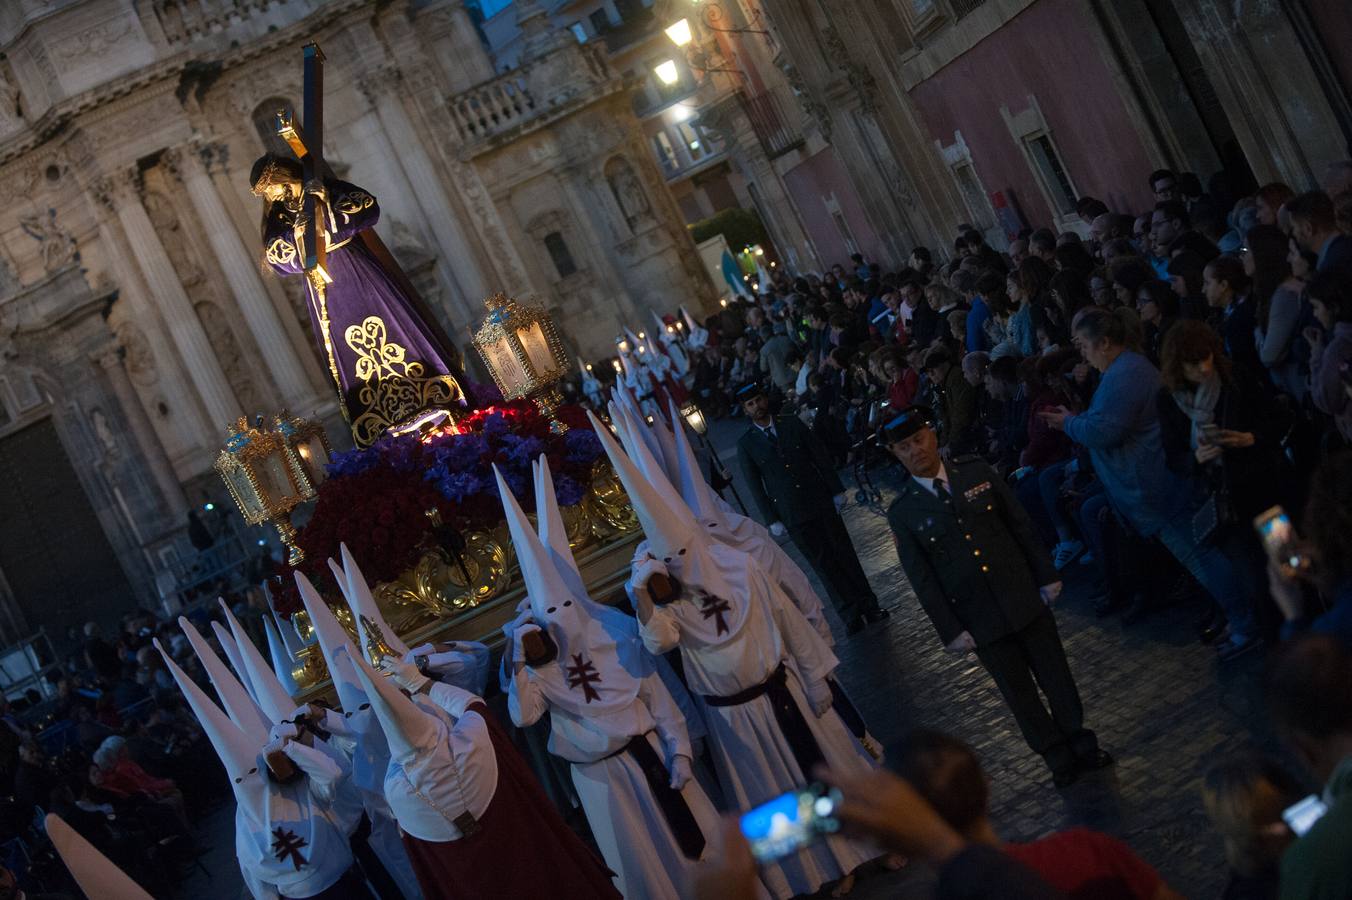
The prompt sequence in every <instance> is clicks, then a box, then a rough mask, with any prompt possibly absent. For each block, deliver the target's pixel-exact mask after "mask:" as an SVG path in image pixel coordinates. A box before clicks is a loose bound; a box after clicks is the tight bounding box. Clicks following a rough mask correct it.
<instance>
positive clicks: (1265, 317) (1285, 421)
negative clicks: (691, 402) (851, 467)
mask: <svg viewBox="0 0 1352 900" xmlns="http://www.w3.org/2000/svg"><path fill="white" fill-rule="evenodd" d="M1349 173H1352V163H1345V164H1341V165H1339V166H1335V167H1333V168H1332V169H1331V170H1330V172H1329V174H1328V176H1327V178H1326V179H1325V182H1326V183H1324V184H1323V185H1321V186H1320V187H1318V188H1314V189H1311V190H1308V191H1305V192H1299V191H1297V190H1296V189H1294V188H1292V187H1290V186H1287V185H1284V184H1268V185H1264V186H1262V187H1261V188H1260V189H1258V190H1257V191H1256V192H1255V193H1253V194H1252V195H1250V196H1245V197H1239V198H1235V197H1222V196H1208V195H1206V194H1203V193H1201V192H1200V191H1199V190H1196V189H1193V190H1189V191H1184V190H1183V189H1182V186H1183V185H1185V184H1188V183H1190V182H1193V183H1195V178H1190V177H1188V176H1185V175H1182V174H1176V173H1174V172H1171V171H1168V170H1159V171H1156V172H1152V173H1150V175H1149V176H1148V180H1149V186H1150V189H1151V191H1152V192H1153V194H1154V197H1155V203H1154V204H1153V206H1152V208H1150V209H1148V210H1128V209H1116V210H1114V209H1110V208H1109V207H1108V206H1107V205H1106V204H1104V203H1103V202H1101V201H1098V200H1096V199H1094V198H1089V197H1086V198H1083V199H1082V200H1081V202H1080V203H1079V208H1078V213H1079V215H1080V217H1081V219H1082V221H1083V225H1084V227H1083V229H1081V230H1082V232H1083V233H1084V235H1087V237H1086V236H1082V234H1081V233H1080V232H1077V231H1064V232H1062V233H1060V234H1057V233H1054V232H1053V231H1051V230H1049V229H1046V228H1040V229H1037V230H1029V231H1026V232H1024V233H1022V234H1020V235H1018V237H1017V239H1015V240H1013V241H1011V242H1010V243H1009V246H1008V248H1007V250H1005V251H1000V250H997V249H995V248H993V247H992V246H991V245H990V243H989V242H988V241H987V238H986V236H985V235H983V234H981V233H980V232H978V231H976V230H975V229H971V228H963V229H962V231H961V233H960V234H959V235H958V236H957V237H956V238H955V240H954V242H953V245H952V247H951V250H950V248H944V251H943V252H942V253H940V252H936V251H935V250H933V249H931V248H925V247H918V248H916V249H915V250H914V251H913V252H912V253H911V254H910V257H909V259H907V260H906V261H905V263H904V264H897V265H893V266H891V267H886V268H885V267H884V266H882V265H880V264H878V263H873V262H869V261H866V260H865V259H863V258H862V257H860V256H855V257H854V258H853V260H852V265H849V266H846V265H836V266H833V267H832V268H831V270H830V271H827V272H822V273H801V274H799V275H796V276H795V275H791V274H789V273H787V272H785V271H784V270H782V269H780V270H778V271H776V272H775V273H774V274H773V275H768V276H767V275H766V274H765V273H764V272H762V273H761V277H760V279H759V283H758V284H757V285H756V288H757V290H756V293H755V294H754V295H753V296H750V297H745V296H744V297H738V298H734V299H731V300H729V301H725V303H724V308H723V309H722V310H721V311H720V312H719V313H718V314H716V315H714V316H712V317H710V318H709V319H708V320H707V321H706V322H704V323H703V324H704V327H705V329H706V330H707V332H708V337H707V341H706V342H705V346H703V347H702V348H700V349H699V350H698V351H697V352H696V353H695V354H694V356H695V359H694V365H693V379H692V381H691V384H692V393H693V394H694V397H695V400H696V402H697V403H699V404H700V405H701V407H702V408H703V410H704V412H705V413H706V415H712V416H722V415H732V416H736V415H738V413H739V410H738V408H737V404H736V403H734V402H732V400H731V396H732V393H733V392H734V391H735V390H736V388H737V387H738V386H739V385H740V384H741V383H743V382H745V381H747V380H749V379H759V380H761V382H762V384H763V385H764V386H765V387H766V388H767V389H768V390H770V391H771V392H772V393H773V395H774V397H775V399H776V401H777V402H778V403H779V404H781V406H782V409H783V410H785V411H790V412H795V413H796V414H798V415H800V416H801V417H802V418H803V419H804V421H806V422H808V423H810V425H811V427H812V428H813V430H814V431H815V432H816V433H817V434H818V435H819V436H820V437H821V438H822V439H823V441H824V442H825V443H826V444H827V445H828V446H829V447H830V448H831V451H832V453H833V454H834V455H835V457H836V461H837V462H838V463H840V464H845V463H847V462H851V461H852V462H854V463H856V464H862V465H868V464H870V457H869V453H870V446H871V440H872V439H873V438H874V435H875V434H876V433H877V430H878V428H879V427H880V426H882V425H883V424H885V423H886V422H887V421H888V420H889V419H891V418H892V416H893V415H895V414H896V413H897V412H900V411H901V410H903V409H905V408H907V407H910V406H912V405H923V406H926V407H929V408H930V410H931V411H932V415H933V421H934V422H935V425H936V430H937V432H938V435H939V440H940V444H941V446H942V448H943V451H942V452H943V453H944V454H945V455H947V456H949V457H953V456H957V455H971V454H975V455H979V456H982V457H984V458H985V459H986V460H987V461H988V462H990V463H991V464H992V465H993V466H995V467H996V469H997V470H998V471H999V472H1000V473H1001V474H1002V475H1003V476H1004V477H1005V478H1007V479H1008V480H1009V481H1010V482H1011V483H1012V484H1013V485H1014V488H1015V491H1016V493H1017V495H1018V497H1019V499H1020V501H1021V502H1022V503H1023V505H1024V506H1025V507H1026V508H1027V509H1028V511H1029V512H1030V514H1031V516H1032V518H1033V519H1034V521H1035V523H1036V524H1037V526H1038V528H1039V530H1040V531H1041V532H1042V536H1043V538H1044V540H1045V541H1046V543H1047V545H1048V547H1049V549H1050V552H1051V553H1052V555H1053V560H1054V563H1055V565H1056V567H1057V569H1058V570H1065V569H1066V568H1067V567H1069V566H1076V565H1083V566H1086V567H1088V572H1089V573H1090V578H1089V579H1088V580H1089V581H1090V583H1092V584H1094V585H1096V587H1094V588H1093V590H1092V594H1093V597H1092V604H1093V608H1094V611H1095V613H1096V614H1097V615H1099V616H1101V617H1107V616H1114V615H1117V616H1120V617H1121V619H1122V620H1123V622H1124V623H1126V624H1128V625H1130V624H1132V623H1135V622H1137V621H1139V620H1140V619H1142V618H1144V617H1146V616H1149V615H1151V614H1152V613H1154V612H1157V611H1158V610H1160V609H1161V608H1163V607H1166V606H1169V607H1172V606H1178V605H1180V604H1183V603H1185V602H1187V601H1189V600H1196V601H1200V602H1199V603H1198V604H1197V606H1198V608H1199V609H1202V610H1203V613H1202V615H1200V617H1199V618H1198V620H1197V622H1196V637H1197V639H1198V640H1200V641H1202V642H1203V643H1206V644H1211V645H1213V646H1214V647H1215V649H1216V654H1217V658H1218V661H1219V662H1220V663H1221V664H1228V663H1229V662H1230V661H1232V660H1235V659H1236V658H1239V657H1242V656H1246V655H1248V654H1250V653H1252V652H1254V651H1256V650H1259V649H1261V648H1267V649H1268V650H1269V660H1268V662H1269V665H1270V667H1271V672H1270V674H1269V677H1268V684H1269V699H1270V700H1271V714H1272V721H1273V723H1274V724H1275V725H1276V726H1277V728H1276V730H1277V731H1278V732H1279V733H1280V734H1281V735H1282V736H1283V737H1285V738H1286V739H1287V747H1288V749H1289V750H1293V751H1294V756H1296V757H1298V758H1299V759H1300V760H1301V761H1302V762H1303V763H1304V764H1305V769H1306V771H1305V772H1304V773H1303V775H1304V777H1305V779H1307V780H1305V781H1302V780H1301V777H1300V776H1296V775H1293V774H1290V773H1289V772H1288V771H1286V770H1284V769H1283V767H1282V766H1281V765H1279V764H1278V763H1276V762H1274V761H1273V760H1272V759H1268V758H1264V757H1259V756H1254V757H1247V758H1243V759H1237V760H1226V761H1223V762H1222V763H1221V764H1219V765H1217V766H1216V767H1215V768H1214V769H1213V770H1212V771H1210V772H1209V773H1208V775H1207V778H1206V786H1205V790H1204V802H1205V806H1206V808H1207V811H1208V813H1209V814H1210V816H1211V818H1212V820H1213V822H1214V824H1215V825H1216V827H1217V829H1218V830H1219V831H1220V833H1221V835H1222V836H1223V838H1224V841H1225V845H1226V852H1227V858H1228V859H1229V861H1230V864H1231V878H1230V881H1229V883H1228V885H1227V888H1226V896H1232V897H1238V896H1245V897H1249V896H1252V897H1267V896H1276V895H1278V893H1280V894H1281V895H1282V896H1285V897H1316V896H1321V897H1324V896H1346V895H1347V891H1348V890H1349V889H1352V865H1350V864H1349V862H1348V861H1349V860H1352V844H1350V843H1349V839H1348V835H1349V834H1352V826H1350V825H1349V822H1352V755H1349V754H1352V743H1349V740H1350V739H1349V735H1352V725H1349V723H1350V722H1352V668H1349V667H1350V666H1352V661H1350V660H1349V656H1348V648H1349V647H1352V452H1349V451H1348V450H1347V447H1348V445H1349V441H1352V372H1349V365H1352V176H1349ZM941 257H942V258H941ZM872 459H873V462H875V463H876V464H879V465H885V464H889V463H890V460H888V459H886V457H885V455H884V454H881V453H875V454H874V456H873V458H872ZM1276 507H1280V508H1281V510H1282V511H1283V512H1284V513H1285V516H1286V518H1285V519H1280V520H1273V521H1274V522H1276V525H1270V526H1269V529H1268V531H1269V537H1270V538H1271V540H1270V541H1269V542H1268V543H1267V544H1265V543H1264V540H1263V537H1262V535H1261V534H1260V530H1259V529H1258V528H1257V527H1256V520H1257V519H1259V518H1260V517H1263V516H1265V515H1269V516H1270V514H1271V513H1272V511H1273V510H1274V508H1276ZM915 741H919V742H920V743H919V744H916V743H914V742H915ZM922 745H923V746H922ZM902 759H903V763H904V764H903V769H905V768H906V766H907V765H909V766H910V768H909V770H907V771H904V772H903V773H902V774H904V775H906V776H907V778H908V779H909V781H908V782H905V783H902V782H898V781H895V779H894V776H892V775H890V774H879V775H877V776H876V783H872V784H869V785H856V786H854V788H855V794H856V796H855V798H854V802H855V806H854V808H853V809H852V810H851V812H850V813H848V814H847V815H846V818H847V820H849V819H851V818H853V819H854V820H855V821H854V823H853V824H854V825H855V826H856V827H857V828H859V829H860V830H863V831H865V832H867V833H869V834H872V835H873V836H874V837H876V838H878V839H879V840H881V841H883V843H884V844H887V843H888V841H889V839H890V840H891V841H892V843H891V846H893V847H894V848H895V849H897V850H899V851H901V852H907V851H912V852H921V853H922V855H924V849H925V848H924V847H923V846H921V844H918V843H916V842H917V841H918V840H920V839H919V838H918V837H917V835H916V834H915V833H908V834H907V835H906V836H905V837H904V838H903V837H897V836H896V835H895V834H893V833H892V832H891V831H890V830H889V829H893V828H898V829H902V830H905V828H904V826H901V825H898V824H897V819H898V818H899V817H901V816H902V815H906V816H916V815H918V813H917V810H919V809H920V808H921V807H924V808H925V814H926V815H931V814H937V815H938V817H939V818H941V819H943V820H945V821H946V822H947V825H948V826H949V827H950V828H951V829H952V830H951V831H950V832H947V833H946V834H947V837H946V838H945V840H949V841H951V842H956V843H950V844H949V845H948V846H949V849H952V848H954V847H960V846H964V845H965V844H967V843H984V844H993V845H999V844H1000V843H1001V842H1000V841H999V839H998V837H996V836H995V834H994V833H993V831H992V830H991V827H990V823H989V821H988V820H987V819H986V818H985V809H984V797H985V787H984V781H983V777H982V775H981V771H980V766H979V764H978V762H977V761H976V758H975V756H974V755H973V754H972V753H971V751H970V750H969V749H967V748H965V747H963V746H962V745H961V744H959V743H957V742H955V741H953V740H952V739H950V738H946V737H944V736H935V735H928V736H926V735H919V736H916V737H915V738H913V743H912V746H911V748H910V749H909V750H907V751H906V752H905V753H903V755H902ZM1310 779H1313V781H1317V782H1318V783H1319V784H1321V785H1324V790H1323V796H1322V802H1323V803H1324V805H1325V806H1326V807H1327V808H1328V810H1329V812H1327V813H1325V816H1324V818H1323V819H1321V820H1320V823H1319V824H1318V825H1316V826H1315V827H1314V828H1312V829H1311V830H1310V831H1309V832H1308V833H1306V834H1305V835H1304V836H1301V833H1300V831H1299V830H1296V829H1294V828H1293V827H1291V826H1289V825H1288V824H1287V823H1286V822H1284V821H1283V818H1282V813H1283V811H1284V810H1285V809H1287V808H1288V807H1289V806H1291V805H1292V804H1293V803H1295V802H1296V801H1297V800H1299V799H1300V797H1301V795H1302V793H1304V792H1303V791H1302V790H1301V789H1300V785H1301V784H1310V783H1313V781H1311V780H1310ZM917 793H918V795H919V796H916V794H917ZM848 794H849V792H848V791H847V800H849V799H850V797H849V796H848ZM888 796H891V797H894V798H897V800H896V803H897V805H896V806H895V807H894V808H890V809H889V808H888V807H887V802H886V801H885V800H880V799H879V798H880V797H884V798H885V797H888ZM955 804H956V806H955ZM955 809H956V810H957V812H956V813H955V812H954V810H955ZM913 831H914V830H913ZM930 837H932V834H931V835H930ZM735 843H736V841H735V840H734V844H735ZM922 843H923V842H922ZM1006 849H1007V850H1009V851H1010V855H1013V856H1014V857H1015V858H1017V859H1019V860H1021V861H1023V862H1024V863H1025V864H1027V866H1028V867H1030V868H1032V869H1033V870H1034V871H1035V872H1037V873H1039V874H1041V875H1042V876H1043V878H1044V880H1045V882H1047V883H1048V884H1050V885H1052V886H1054V888H1056V889H1059V890H1060V891H1063V892H1064V893H1065V894H1067V895H1069V896H1137V897H1164V896H1170V895H1172V892H1171V891H1170V890H1169V889H1168V887H1167V886H1166V885H1164V884H1163V883H1162V882H1161V881H1160V879H1159V877H1158V876H1157V875H1155V873H1154V872H1153V871H1151V870H1150V869H1149V867H1148V866H1145V865H1144V864H1143V863H1141V862H1140V861H1139V860H1138V859H1137V858H1136V857H1135V856H1134V855H1133V854H1132V853H1131V851H1130V850H1129V849H1128V848H1126V847H1125V845H1121V844H1119V843H1117V842H1115V841H1113V840H1112V839H1109V838H1106V837H1104V836H1102V835H1096V834H1093V833H1090V832H1072V833H1068V834H1065V835H1059V836H1054V837H1053V838H1051V839H1048V840H1047V841H1041V842H1037V844H1035V845H1024V846H1022V847H1018V848H1006ZM734 855H735V854H734ZM734 869H735V866H734ZM1002 889H1005V888H1002ZM1096 891H1097V893H1096ZM1105 891H1107V893H1104V892H1105ZM941 893H942V891H941ZM1015 893H1017V891H1016V892H1015ZM978 895H980V896H986V895H988V894H983V893H980V892H978V893H976V894H970V896H978ZM1028 895H1029V896H1041V894H1038V893H1037V892H1036V891H1034V892H1032V893H1029V894H1028Z"/></svg>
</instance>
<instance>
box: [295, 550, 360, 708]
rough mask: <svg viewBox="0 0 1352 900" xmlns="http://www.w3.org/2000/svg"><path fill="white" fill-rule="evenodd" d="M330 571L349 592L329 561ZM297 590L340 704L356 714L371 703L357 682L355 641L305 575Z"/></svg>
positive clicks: (298, 582)
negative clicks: (353, 642)
mask: <svg viewBox="0 0 1352 900" xmlns="http://www.w3.org/2000/svg"><path fill="white" fill-rule="evenodd" d="M329 568H330V569H332V570H333V572H334V576H335V577H336V578H337V580H338V584H339V586H340V587H342V588H343V589H344V590H345V589H346V588H347V583H346V580H345V578H344V577H343V572H342V569H340V568H338V564H337V563H335V562H334V561H333V560H329ZM296 587H297V589H299V591H300V602H301V603H302V604H304V605H305V611H306V612H307V613H309V614H310V624H311V625H313V626H314V629H315V640H316V641H317V642H318V643H319V650H320V652H321V653H323V654H324V663H325V664H326V665H327V666H328V669H329V678H330V679H331V680H332V681H333V688H334V691H335V692H336V693H337V694H338V702H339V703H340V704H341V705H342V707H343V711H344V712H345V713H356V712H357V711H358V710H359V709H361V707H362V705H363V704H365V703H366V702H367V699H366V692H365V691H364V690H363V689H362V687H361V682H359V681H358V680H357V671H356V669H355V668H354V666H353V665H352V656H353V655H360V654H357V649H356V648H355V647H353V646H352V641H351V640H350V639H349V638H348V636H347V632H346V631H344V630H343V626H342V625H340V624H339V622H338V619H337V617H336V616H334V614H333V610H331V609H329V605H328V604H327V603H325V602H324V598H323V597H321V596H320V595H319V591H317V590H315V586H314V585H313V584H312V583H311V582H310V579H309V578H306V577H305V575H304V574H303V573H301V572H297V573H296ZM349 718H351V716H349Z"/></svg>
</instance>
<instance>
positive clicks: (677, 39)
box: [664, 19, 695, 47]
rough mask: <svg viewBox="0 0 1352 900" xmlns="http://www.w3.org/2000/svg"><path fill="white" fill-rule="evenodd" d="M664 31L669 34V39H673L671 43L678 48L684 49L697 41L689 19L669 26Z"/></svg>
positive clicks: (679, 20) (680, 20)
mask: <svg viewBox="0 0 1352 900" xmlns="http://www.w3.org/2000/svg"><path fill="white" fill-rule="evenodd" d="M664 30H665V31H666V33H667V37H669V38H671V42H672V43H673V44H675V45H676V46H677V47H684V46H685V45H686V44H688V43H690V42H691V41H693V40H694V39H695V34H694V32H692V31H691V30H690V20H689V19H678V20H677V21H676V22H675V23H674V24H671V25H668V26H667V27H666V29H664Z"/></svg>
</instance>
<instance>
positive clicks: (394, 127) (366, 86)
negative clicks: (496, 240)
mask: <svg viewBox="0 0 1352 900" xmlns="http://www.w3.org/2000/svg"><path fill="white" fill-rule="evenodd" d="M400 80H401V79H400V76H399V74H398V71H397V70H395V69H393V68H392V67H391V68H382V69H380V70H378V71H376V72H372V73H370V74H368V75H366V76H365V77H364V78H362V79H361V81H360V82H359V85H358V86H359V87H360V88H361V91H362V93H363V94H364V95H365V97H366V99H367V101H368V102H369V103H370V104H371V106H372V108H373V109H375V111H376V116H377V117H378V118H379V119H380V124H381V127H382V128H383V130H384V132H385V135H386V138H387V139H389V136H391V135H399V136H402V137H403V138H404V140H403V141H402V142H401V143H400V144H399V146H398V148H397V149H396V150H395V151H394V155H393V157H392V158H394V159H397V160H398V161H399V164H400V166H401V167H402V168H403V169H404V174H405V175H406V177H407V178H408V181H409V183H410V184H411V185H412V186H413V195H414V197H416V198H417V201H418V206H419V208H420V209H421V210H422V214H423V218H424V219H426V220H427V224H428V225H429V226H430V227H431V229H432V236H433V238H434V239H435V240H436V242H437V248H438V249H439V250H440V251H441V258H442V260H443V261H444V263H445V265H446V270H447V271H448V272H449V274H450V276H451V279H452V281H453V285H454V287H455V288H456V293H457V294H458V297H457V300H459V302H460V307H461V308H460V309H459V310H457V314H456V315H455V319H456V320H457V321H456V322H455V325H456V330H457V331H459V329H460V328H462V327H464V325H465V323H466V321H467V320H468V318H469V317H470V316H472V315H473V314H474V312H473V311H474V310H476V309H478V308H479V305H480V302H481V301H482V300H483V299H484V298H486V297H487V296H488V295H489V294H490V293H492V289H491V287H490V285H489V281H488V279H487V278H485V277H484V272H483V271H482V269H480V267H479V260H478V255H477V253H476V252H475V249H474V244H473V242H472V241H471V239H470V237H469V235H468V234H467V233H466V231H465V227H464V226H463V225H462V224H461V222H460V220H459V219H457V218H456V217H455V214H454V213H453V211H452V207H451V203H450V199H449V198H448V197H447V196H446V193H445V191H444V190H443V189H442V184H441V178H440V177H439V176H438V175H437V171H436V168H435V167H434V166H433V165H432V159H431V157H429V156H428V155H427V151H426V149H425V148H424V147H423V145H422V141H421V140H419V139H418V137H417V135H418V132H417V130H416V129H415V128H414V127H413V123H412V122H411V121H410V120H409V117H408V113H407V112H405V110H404V107H403V103H402V102H401V101H400V99H399V97H398V92H397V90H396V89H397V87H398V85H399V83H400Z"/></svg>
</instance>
